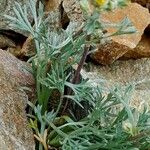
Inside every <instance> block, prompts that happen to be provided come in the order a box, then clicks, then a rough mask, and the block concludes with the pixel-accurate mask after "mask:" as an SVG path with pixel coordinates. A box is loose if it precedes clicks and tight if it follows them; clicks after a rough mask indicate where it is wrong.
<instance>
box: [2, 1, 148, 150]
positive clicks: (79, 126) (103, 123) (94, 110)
mask: <svg viewBox="0 0 150 150" xmlns="http://www.w3.org/2000/svg"><path fill="white" fill-rule="evenodd" d="M85 2H86V3H85ZM110 2H111V3H110ZM83 4H86V5H83ZM108 4H109V5H108V7H106V6H105V7H103V9H101V10H100V11H99V10H98V8H95V11H93V12H92V13H91V14H89V13H88V7H85V6H87V1H85V0H84V3H83V1H81V5H82V7H81V8H83V12H84V13H83V14H84V17H85V23H84V24H82V25H81V27H80V28H79V29H78V30H77V31H76V30H74V29H77V25H76V24H75V23H70V24H69V26H68V27H67V29H66V30H63V29H61V28H55V27H54V26H50V25H49V21H50V20H55V16H53V15H54V14H53V13H52V14H53V15H52V14H50V15H49V16H48V17H47V18H46V17H45V13H44V7H43V5H42V4H41V3H40V4H39V7H38V9H36V8H37V7H36V1H35V0H29V3H28V7H27V6H24V7H21V5H20V4H19V3H16V7H15V8H14V12H15V14H16V18H14V17H11V16H7V15H5V17H7V18H8V19H9V20H11V21H12V25H13V26H15V27H16V28H19V29H21V30H24V31H26V32H29V33H30V34H31V35H32V37H33V39H34V42H35V46H36V48H35V55H34V56H33V57H31V58H30V59H29V63H31V64H32V70H31V72H32V73H33V75H34V78H35V81H36V94H37V99H36V103H35V105H33V104H31V103H30V106H32V108H33V112H32V113H31V114H29V116H30V127H31V128H32V129H33V130H34V133H35V138H36V139H37V141H39V144H37V149H39V150H42V149H45V150H47V149H52V148H61V149H63V150H75V149H77V150H86V149H87V150H90V149H91V150H93V149H97V150H98V149H100V150H119V149H120V150H123V149H124V150H126V149H132V150H133V149H140V150H146V149H148V148H149V146H150V145H149V143H150V137H149V136H148V135H149V111H148V110H147V109H146V108H145V109H144V112H143V113H141V112H140V113H139V112H137V111H136V110H135V109H133V108H132V107H130V106H129V100H130V96H129V93H130V91H131V87H129V88H127V89H126V90H125V91H124V92H122V91H120V90H118V89H115V90H112V91H111V92H110V93H109V94H108V95H107V96H106V97H103V96H102V91H101V90H100V88H97V87H91V85H90V84H89V83H88V82H87V80H85V79H82V77H81V75H80V71H81V69H82V67H83V65H84V62H85V59H86V56H87V55H88V54H90V53H91V52H93V51H94V50H95V49H96V45H97V44H98V43H99V42H101V40H104V39H106V38H109V37H111V36H119V35H121V34H130V33H134V32H135V28H134V27H133V26H132V23H131V21H130V20H129V19H128V18H125V19H123V20H122V21H121V22H120V23H118V24H106V23H105V22H103V21H102V20H101V18H100V17H99V13H100V12H101V11H104V10H108V8H109V7H110V6H111V9H112V8H114V7H116V6H118V5H120V6H122V5H123V3H122V1H121V2H120V1H118V3H113V1H109V3H108ZM110 4H111V5H110ZM113 5H114V6H113ZM28 9H30V11H31V13H32V16H33V19H34V26H31V24H30V22H29V20H28V16H27V10H28ZM109 10H110V9H109ZM109 26H113V27H114V28H117V31H116V32H115V33H111V34H108V33H107V32H104V31H106V30H107V27H109ZM73 66H77V67H76V68H77V69H76V70H75V69H74V67H73ZM55 92H56V95H54V93H55ZM54 102H55V103H56V107H55V108H54V109H53V107H51V105H53V103H54ZM83 102H86V103H88V107H86V110H85V106H84V105H83ZM72 105H73V106H72ZM76 105H78V106H79V107H80V109H79V110H81V109H82V110H85V111H86V112H87V113H86V114H84V116H82V117H79V118H78V117H77V116H76V113H75V112H73V111H72V109H71V108H70V106H71V107H73V108H74V109H76V107H75V106H76ZM118 105H119V107H120V105H121V106H122V107H121V108H122V109H120V110H118V111H114V107H115V106H118ZM66 109H67V111H66ZM65 111H66V112H65ZM79 113H80V112H79ZM135 114H138V115H137V116H136V115H135Z"/></svg>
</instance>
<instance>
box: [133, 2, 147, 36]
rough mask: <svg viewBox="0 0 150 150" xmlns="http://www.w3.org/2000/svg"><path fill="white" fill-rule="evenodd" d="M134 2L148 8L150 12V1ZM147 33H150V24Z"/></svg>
mask: <svg viewBox="0 0 150 150" xmlns="http://www.w3.org/2000/svg"><path fill="white" fill-rule="evenodd" d="M132 2H136V3H138V4H140V5H141V6H143V7H146V8H148V9H149V12H150V0H132ZM145 32H147V33H150V24H149V26H148V27H147V28H146V29H145Z"/></svg>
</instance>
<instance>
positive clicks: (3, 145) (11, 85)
mask: <svg viewBox="0 0 150 150" xmlns="http://www.w3.org/2000/svg"><path fill="white" fill-rule="evenodd" d="M27 67H30V66H29V65H28V64H27V63H25V62H22V61H20V60H18V59H17V58H15V57H14V56H13V55H11V54H9V53H8V52H6V51H3V50H0V150H35V143H34V137H33V133H32V130H31V129H30V128H29V126H28V122H27V117H26V112H25V108H26V106H27V101H28V96H27V94H26V93H25V91H24V90H23V87H28V88H31V89H33V87H34V79H33V76H32V75H31V74H30V73H29V72H28V71H27V70H26V69H25V68H27ZM31 93H33V90H32V92H31ZM31 93H28V94H29V95H32V94H31Z"/></svg>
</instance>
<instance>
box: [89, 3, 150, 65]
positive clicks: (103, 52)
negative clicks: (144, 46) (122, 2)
mask: <svg viewBox="0 0 150 150" xmlns="http://www.w3.org/2000/svg"><path fill="white" fill-rule="evenodd" d="M135 12H136V13H135ZM138 12H139V13H138ZM126 16H127V17H128V18H129V19H130V20H131V21H132V23H133V25H134V26H135V28H136V29H137V32H136V33H134V34H125V35H120V36H114V37H111V39H110V40H109V41H107V42H106V43H104V44H102V45H100V46H99V48H98V51H97V52H96V53H94V54H93V55H92V58H93V59H94V60H96V62H98V63H100V64H105V65H106V64H111V63H113V62H114V61H115V60H117V59H118V58H120V57H122V56H123V55H124V54H126V53H127V52H129V51H132V50H133V49H134V48H136V46H137V45H138V43H139V42H140V40H141V37H142V35H143V33H144V30H145V28H146V27H147V26H148V25H149V24H150V14H149V12H148V9H146V8H144V7H142V6H140V5H139V4H136V3H131V4H129V5H128V6H127V7H124V8H123V9H117V10H114V11H113V12H107V13H104V14H103V15H102V18H103V19H104V20H105V21H107V22H110V23H117V22H119V21H121V20H122V19H123V18H124V17H126ZM114 31H115V30H114V29H113V28H110V29H108V32H109V33H113V32H114Z"/></svg>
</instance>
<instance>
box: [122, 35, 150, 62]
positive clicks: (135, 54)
mask: <svg viewBox="0 0 150 150" xmlns="http://www.w3.org/2000/svg"><path fill="white" fill-rule="evenodd" d="M143 57H150V35H148V34H144V35H143V36H142V39H141V41H140V42H139V44H138V45H137V47H136V48H134V49H131V50H130V51H128V52H127V53H125V54H124V55H123V56H122V57H121V58H120V59H130V58H133V59H138V58H143Z"/></svg>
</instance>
